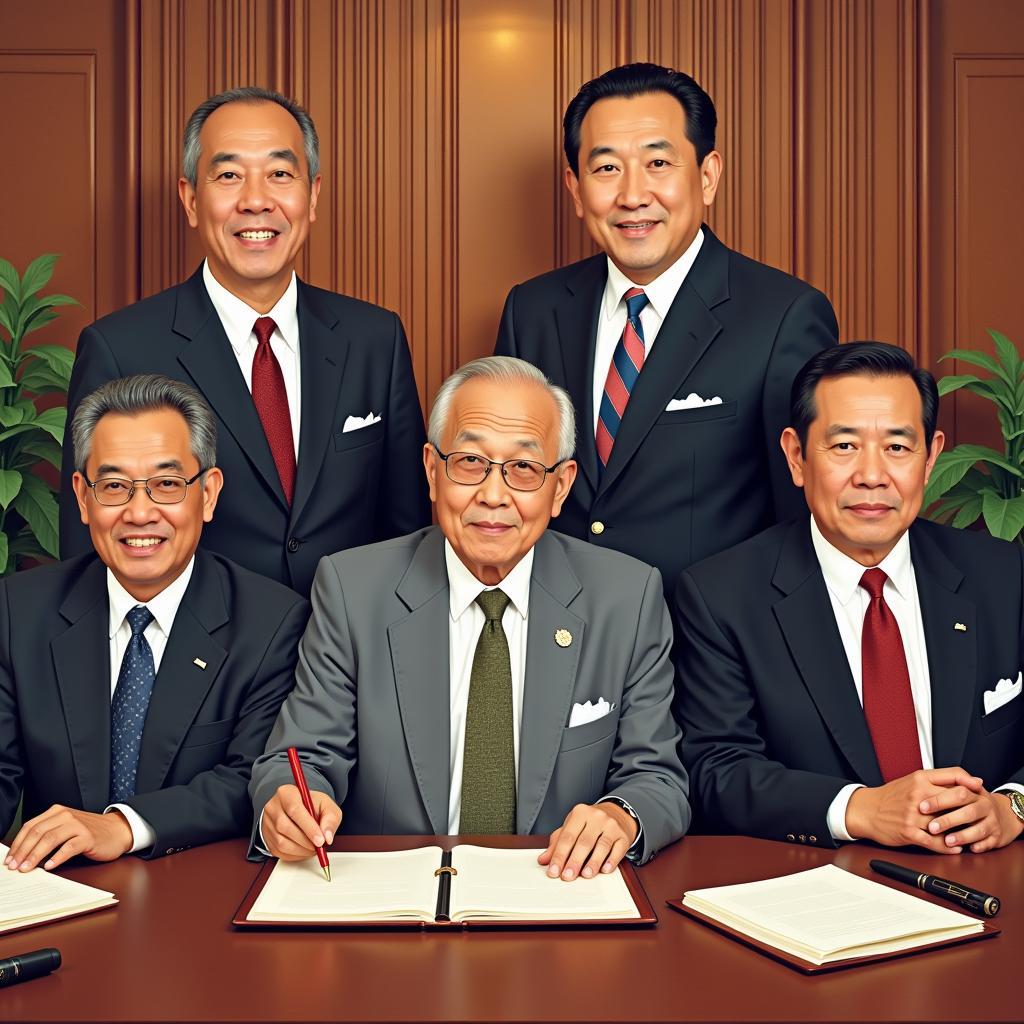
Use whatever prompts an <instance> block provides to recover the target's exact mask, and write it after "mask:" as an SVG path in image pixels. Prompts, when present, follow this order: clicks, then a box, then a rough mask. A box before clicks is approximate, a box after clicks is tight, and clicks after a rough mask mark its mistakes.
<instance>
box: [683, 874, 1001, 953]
mask: <svg viewBox="0 0 1024 1024" xmlns="http://www.w3.org/2000/svg"><path fill="white" fill-rule="evenodd" d="M683 902H684V903H685V904H686V905H687V906H692V907H693V908H694V909H695V910H700V911H701V912H702V913H708V914H709V916H713V917H715V918H716V919H718V920H721V921H723V922H724V923H727V924H730V925H732V926H733V927H736V928H738V929H739V930H741V931H745V932H747V933H749V934H754V930H756V931H757V933H758V935H759V937H764V938H765V939H766V941H768V942H772V943H774V944H776V945H779V946H780V948H785V949H789V950H790V951H793V950H802V951H806V952H798V955H804V956H805V955H807V953H811V954H813V955H814V956H813V958H820V957H827V956H829V955H830V954H835V953H837V952H839V951H842V950H854V949H858V950H860V951H863V948H864V947H868V946H874V945H876V944H889V943H892V942H893V941H895V940H901V939H908V938H912V937H915V936H922V935H927V934H930V933H933V932H934V933H943V934H960V933H963V934H967V933H969V932H971V931H980V930H981V927H982V926H981V924H980V922H978V921H976V920H975V919H974V918H971V917H968V916H967V915H966V914H961V913H959V912H957V911H955V910H950V909H947V908H946V907H939V906H936V905H935V904H933V903H929V902H927V901H926V900H922V899H919V898H918V897H916V896H912V895H910V894H909V893H904V892H900V891H899V890H897V889H893V888H890V887H889V886H887V885H882V884H881V883H879V882H874V881H871V880H870V879H867V878H861V877H860V876H859V875H854V874H852V873H850V872H848V871H844V870H843V869H842V868H838V867H836V866H835V865H834V864H826V865H823V866H822V867H818V868H811V869H810V870H808V871H800V872H797V873H796V874H793V875H784V876H782V877H781V878H768V879H764V880H763V881H759V882H747V883H743V884H740V885H725V886H718V887H716V888H711V889H695V890H693V891H691V892H688V893H686V894H685V896H684V897H683ZM749 926H752V927H749ZM780 940H781V941H780ZM910 944H913V943H910ZM906 945H907V944H906V943H904V944H903V945H902V946H900V945H899V944H898V945H897V946H895V947H890V946H887V947H886V948H906ZM856 955H861V954H860V952H858V953H857V954H856Z"/></svg>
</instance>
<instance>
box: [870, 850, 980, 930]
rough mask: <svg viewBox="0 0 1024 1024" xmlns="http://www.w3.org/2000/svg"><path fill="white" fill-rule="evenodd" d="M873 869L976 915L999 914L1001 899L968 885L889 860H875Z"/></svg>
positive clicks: (872, 865) (872, 864)
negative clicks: (956, 904) (892, 862)
mask: <svg viewBox="0 0 1024 1024" xmlns="http://www.w3.org/2000/svg"><path fill="white" fill-rule="evenodd" d="M871 867H872V870H874V871H877V872H878V873H879V874H880V875H885V876H886V877H887V878H895V879H896V881H897V882H903V883H904V884H906V885H912V886H914V887H915V888H917V889H922V890H923V891H924V892H930V893H932V895H934V896H941V897H942V898H943V899H944V900H951V901H952V902H953V903H959V904H960V906H961V907H963V908H964V910H970V911H971V912H972V913H974V914H981V915H982V916H983V917H995V916H996V914H998V913H999V898H998V897H997V896H989V895H988V893H985V892H978V891H977V890H976V889H968V888H967V886H966V885H959V884H958V883H957V882H951V881H950V880H949V879H948V878H937V877H936V876H935V875H926V874H925V873H924V872H923V871H911V869H910V868H904V867H901V866H900V865H899V864H890V863H889V861H887V860H873V861H872V862H871Z"/></svg>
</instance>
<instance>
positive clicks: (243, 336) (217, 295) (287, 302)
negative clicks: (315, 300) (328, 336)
mask: <svg viewBox="0 0 1024 1024" xmlns="http://www.w3.org/2000/svg"><path fill="white" fill-rule="evenodd" d="M295 282H296V278H295V271H294V270H293V271H292V279H291V280H290V281H289V282H288V287H287V288H285V290H284V295H282V296H281V298H279V299H278V300H277V303H276V304H275V305H274V308H273V309H272V310H271V311H270V312H269V313H260V312H257V311H256V310H255V309H253V308H252V307H251V306H250V305H248V304H247V303H245V302H243V301H242V300H241V299H240V298H239V297H238V296H237V295H234V294H232V293H231V292H229V291H228V290H227V288H225V287H224V285H222V284H221V283H220V281H218V280H217V279H216V278H215V277H214V276H213V271H211V270H210V264H209V261H208V260H203V284H205V285H206V291H207V293H208V294H209V296H210V301H211V302H212V303H213V308H214V309H215V310H216V311H217V316H219V317H220V322H221V324H223V326H224V333H225V334H226V335H227V336H228V341H229V342H230V343H231V347H232V348H233V349H234V350H235V352H236V354H237V353H242V352H247V351H249V342H250V340H251V341H252V343H253V345H255V340H254V339H255V335H254V334H253V330H252V326H253V324H254V323H256V320H257V319H258V318H259V317H261V316H269V317H270V318H271V319H272V320H273V321H274V323H275V324H277V333H278V334H280V335H281V338H282V339H283V341H284V343H285V344H286V345H287V346H288V348H290V349H291V350H292V352H297V351H298V347H299V315H298V306H297V303H298V286H297V285H296V283H295Z"/></svg>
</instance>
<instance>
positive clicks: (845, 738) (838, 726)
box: [772, 520, 882, 786]
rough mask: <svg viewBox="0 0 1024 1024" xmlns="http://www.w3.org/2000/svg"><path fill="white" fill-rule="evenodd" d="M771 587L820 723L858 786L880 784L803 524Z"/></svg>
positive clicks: (795, 529) (789, 537)
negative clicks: (778, 597)
mask: <svg viewBox="0 0 1024 1024" xmlns="http://www.w3.org/2000/svg"><path fill="white" fill-rule="evenodd" d="M772 583H773V584H774V585H775V586H776V587H778V589H779V590H781V591H782V592H783V593H784V594H785V595H786V596H785V597H784V598H783V599H782V600H781V601H779V602H777V603H776V604H775V606H774V608H773V611H774V613H775V617H776V619H777V620H778V623H779V626H780V628H781V629H782V632H783V635H784V636H785V639H786V644H787V646H788V647H789V650H790V653H791V654H792V655H793V660H794V661H795V662H796V665H797V669H798V670H799V672H800V676H801V678H802V679H803V683H804V686H805V687H806V688H807V691H808V693H809V694H810V696H811V699H812V700H813V701H814V703H815V706H816V707H817V709H818V713H819V714H820V715H821V718H822V721H823V722H824V723H825V726H826V727H827V729H828V730H829V732H830V733H831V734H832V737H833V738H834V739H835V741H836V743H837V744H838V746H839V749H840V750H842V752H843V755H844V756H845V757H846V760H847V761H849V763H850V765H851V767H852V768H853V770H854V771H855V772H856V773H857V776H858V777H859V779H860V781H861V782H863V783H864V784H865V785H868V786H879V785H881V784H882V773H881V771H880V770H879V768H878V759H877V758H876V757H875V748H874V745H873V744H872V742H871V734H870V733H869V732H868V727H867V722H866V720H865V718H864V710H863V708H862V707H861V704H860V700H859V699H858V697H857V689H856V686H855V685H854V682H853V676H852V675H851V673H850V663H849V662H848V661H847V658H846V651H845V650H844V649H843V642H842V640H841V638H840V636H839V628H838V626H837V625H836V621H835V616H834V614H833V613H832V602H831V600H830V598H829V595H828V588H827V587H826V586H825V580H824V577H823V576H822V574H821V568H820V566H819V565H818V559H817V557H816V556H815V554H814V546H813V544H812V543H811V533H810V527H809V525H808V523H807V521H806V520H801V521H799V522H796V523H794V524H793V525H792V526H791V527H790V529H789V532H788V533H787V534H786V537H785V539H784V541H783V545H782V549H781V552H780V555H779V561H778V565H777V566H776V570H775V576H774V578H773V580H772Z"/></svg>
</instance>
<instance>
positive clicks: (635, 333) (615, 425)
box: [596, 288, 648, 466]
mask: <svg viewBox="0 0 1024 1024" xmlns="http://www.w3.org/2000/svg"><path fill="white" fill-rule="evenodd" d="M647 301H648V300H647V295H646V294H645V293H644V290H643V289H642V288H630V289H629V291H628V292H626V310H627V314H626V326H625V327H624V328H623V329H622V337H620V338H619V342H618V344H617V345H616V346H615V353H614V355H613V356H612V364H611V366H609V367H608V377H607V379H606V380H605V382H604V395H603V397H602V398H601V409H600V412H599V414H598V420H597V437H596V441H597V455H598V458H599V459H600V460H601V465H602V466H607V465H608V459H609V458H610V456H611V454H612V445H614V444H615V435H616V434H617V433H618V432H619V425H620V424H621V423H622V417H623V416H624V415H625V413H626V403H627V402H628V401H629V396H630V395H631V394H632V392H633V385H634V384H636V380H637V377H639V376H640V371H641V370H642V369H643V365H644V328H643V324H641V323H640V310H642V309H643V308H644V306H646V305H647Z"/></svg>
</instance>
